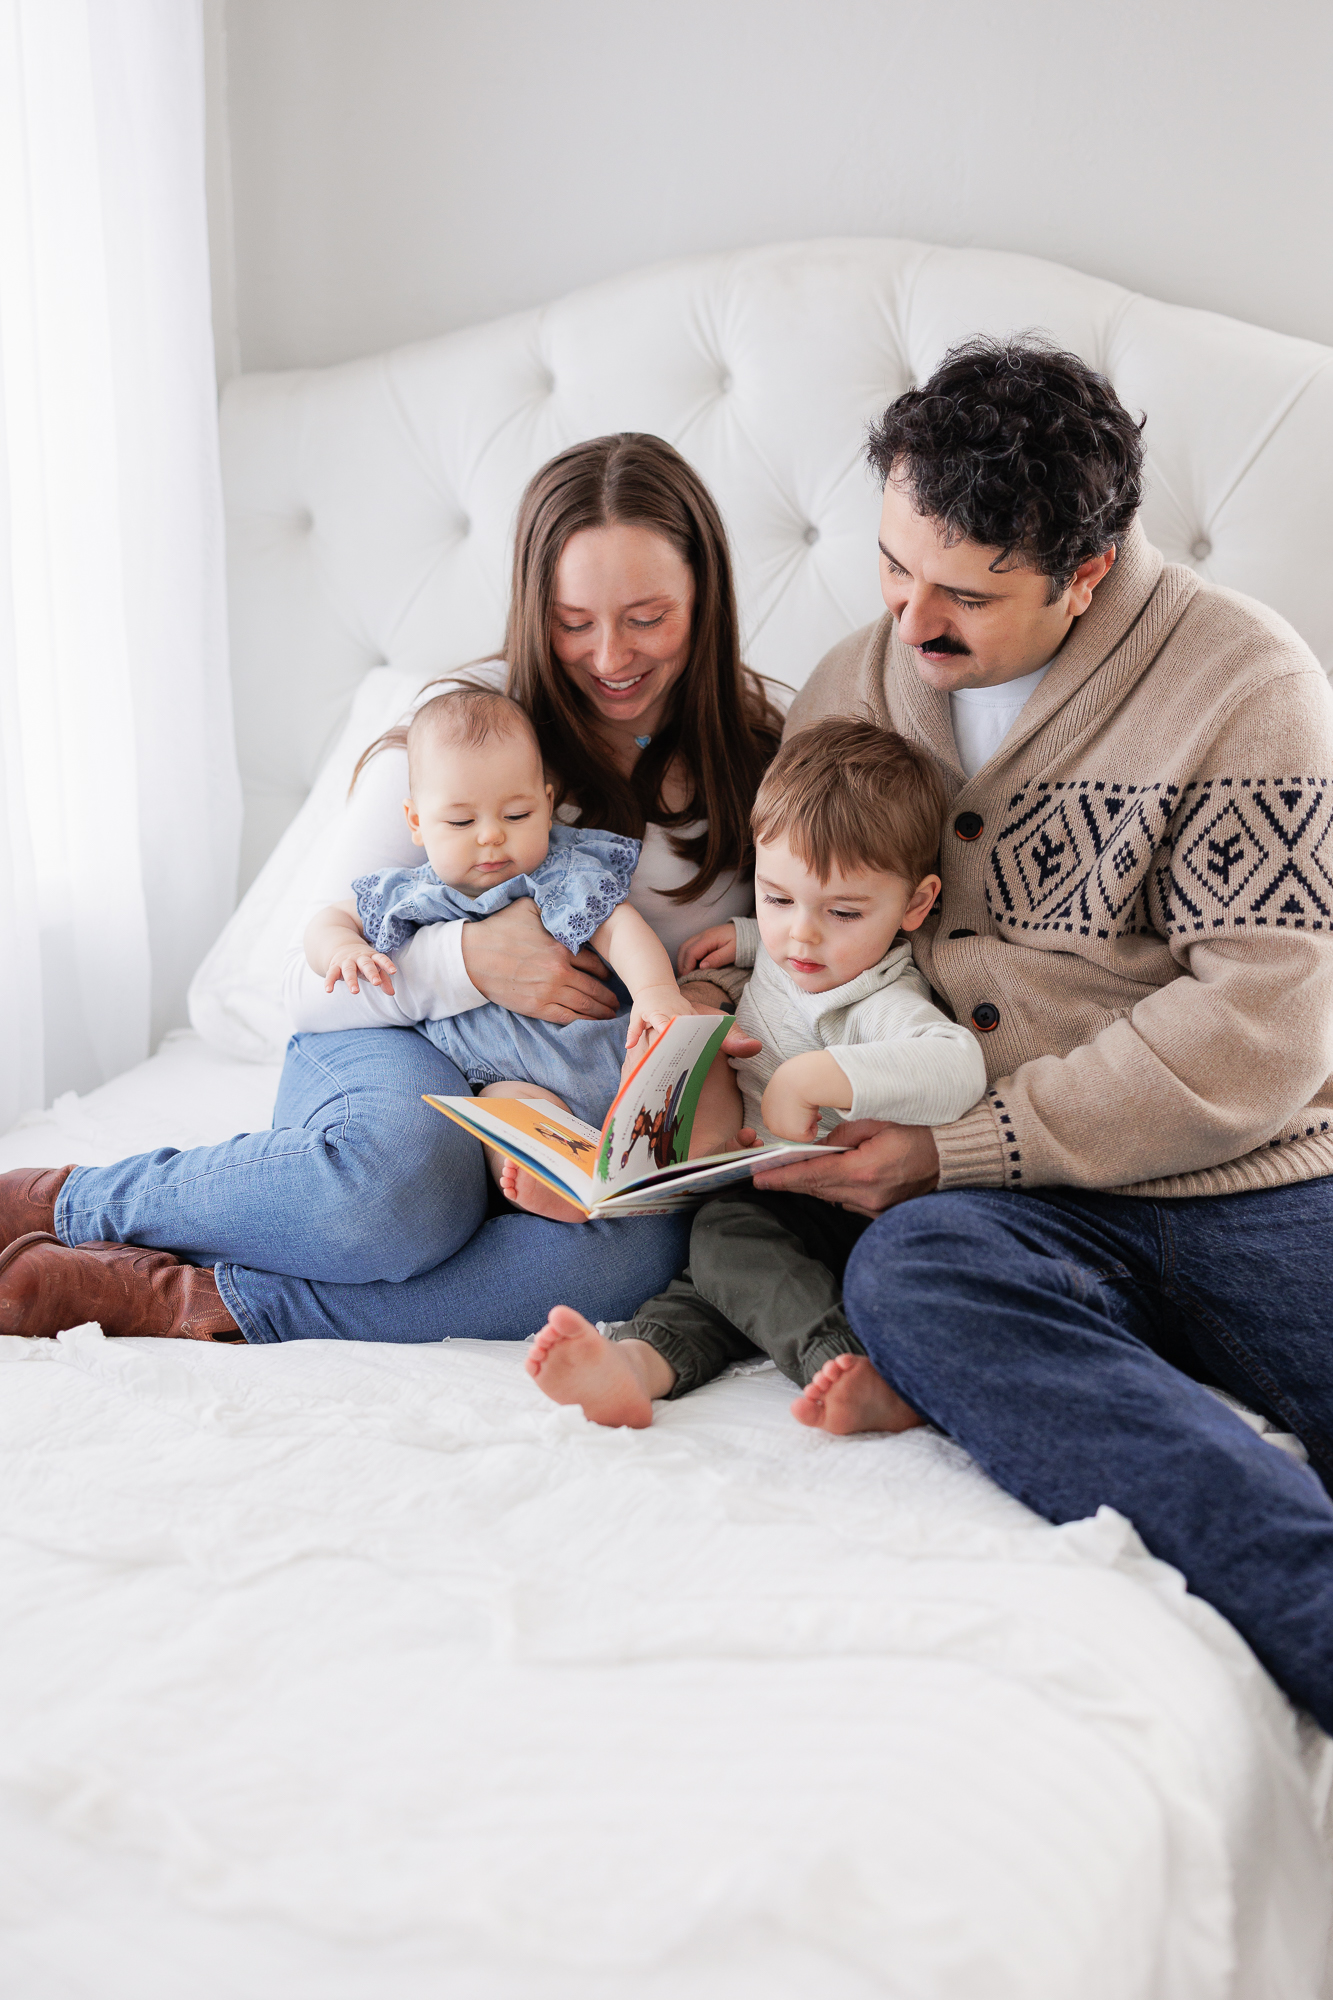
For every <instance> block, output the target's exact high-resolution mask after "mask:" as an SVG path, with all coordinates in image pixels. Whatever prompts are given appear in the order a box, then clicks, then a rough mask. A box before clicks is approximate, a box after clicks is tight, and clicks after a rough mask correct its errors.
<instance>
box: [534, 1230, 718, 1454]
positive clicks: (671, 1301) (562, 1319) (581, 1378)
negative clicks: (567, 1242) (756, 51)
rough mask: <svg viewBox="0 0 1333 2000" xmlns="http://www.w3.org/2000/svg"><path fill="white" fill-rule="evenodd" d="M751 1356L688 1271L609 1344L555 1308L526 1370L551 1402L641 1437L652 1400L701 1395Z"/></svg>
mask: <svg viewBox="0 0 1333 2000" xmlns="http://www.w3.org/2000/svg"><path fill="white" fill-rule="evenodd" d="M622 1226H623V1227H625V1228H627V1229H632V1228H633V1227H634V1226H635V1225H634V1224H633V1223H632V1222H626V1223H625V1224H623V1225H622ZM753 1353H754V1348H753V1347H752V1346H751V1344H750V1342H749V1341H748V1340H746V1339H745V1337H744V1335H743V1334H739V1333H737V1331H736V1329H735V1327H733V1326H729V1325H728V1324H727V1322H726V1320H725V1319H724V1318H723V1317H722V1315H721V1314H720V1313H719V1312H717V1311H716V1310H715V1309H714V1308H713V1307H711V1306H710V1305H709V1304H708V1303H707V1301H706V1300H704V1299H701V1298H700V1297H699V1295H698V1293H697V1292H696V1291H695V1289H694V1287H693V1285H692V1284H691V1283H690V1280H689V1273H688V1272H686V1274H685V1276H684V1277H682V1278H673V1279H672V1281H671V1283H670V1284H669V1285H668V1286H667V1288H666V1290H665V1292H662V1293H661V1294H660V1295H659V1296H658V1297H657V1298H655V1299H650V1300H649V1301H648V1303H647V1305H646V1306H642V1307H641V1308H640V1309H639V1311H638V1312H637V1313H636V1314H635V1316H634V1318H633V1319H632V1320H628V1321H626V1323H625V1324H624V1325H623V1326H621V1327H618V1328H616V1330H615V1331H614V1332H613V1334H612V1335H611V1338H610V1339H609V1340H605V1339H603V1338H602V1336H601V1334H599V1333H598V1331H597V1329H596V1327H595V1326H592V1325H591V1324H590V1323H589V1322H588V1321H587V1320H586V1319H583V1318H581V1317H580V1315H579V1314H578V1313H576V1312H571V1311H570V1310H569V1308H568V1307H566V1306H554V1307H553V1308H552V1310H551V1315H550V1318H549V1319H548V1320H547V1323H546V1325H545V1326H544V1327H543V1328H542V1330H541V1332H540V1333H539V1334H538V1335H537V1338H536V1340H535V1341H534V1342H533V1347H532V1354H531V1356H530V1358H529V1360H528V1364H527V1367H528V1373H529V1375H531V1376H532V1378H533V1380H534V1381H535V1382H536V1384H537V1387H538V1388H539V1389H541V1390H542V1391H543V1392H544V1393H545V1394H546V1395H548V1396H549V1397H550V1398H551V1400H552V1401H553V1402H556V1403H577V1404H578V1405H579V1407H580V1408H581V1409H582V1411H583V1414H584V1415H585V1417H588V1418H589V1419H590V1420H591V1422H593V1423H595V1424H627V1425H629V1426H630V1427H631V1428H632V1429H634V1430H642V1429H643V1428H644V1427H645V1425H647V1424H650V1423H651V1422H652V1406H653V1403H654V1401H655V1400H656V1399H657V1398H659V1397H673V1398H674V1397H676V1396H683V1395H685V1394H686V1393H687V1392H688V1391H689V1390H691V1389H698V1388H701V1387H702V1386H703V1384H704V1383H705V1382H711V1381H712V1379H713V1377H714V1376H715V1375H720V1374H721V1373H722V1370H723V1369H724V1368H726V1367H727V1366H728V1365H729V1364H730V1363H731V1362H733V1361H742V1360H746V1359H748V1358H749V1357H750V1356H751V1355H752V1354H753Z"/></svg>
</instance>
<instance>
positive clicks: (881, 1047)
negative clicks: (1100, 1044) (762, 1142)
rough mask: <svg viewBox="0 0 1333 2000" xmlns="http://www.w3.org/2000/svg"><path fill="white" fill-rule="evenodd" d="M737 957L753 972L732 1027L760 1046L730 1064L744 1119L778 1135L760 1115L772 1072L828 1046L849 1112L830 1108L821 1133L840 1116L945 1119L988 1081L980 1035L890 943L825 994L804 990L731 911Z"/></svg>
mask: <svg viewBox="0 0 1333 2000" xmlns="http://www.w3.org/2000/svg"><path fill="white" fill-rule="evenodd" d="M732 922H733V923H734V925H735V927H736V963H737V965H738V966H739V965H753V967H754V972H753V974H752V975H751V978H750V980H749V981H748V983H747V985H746V988H745V991H744V993H743V994H742V995H741V997H740V1000H739V1002H738V1003H737V1007H736V1025H737V1027H738V1028H741V1029H743V1030H744V1031H745V1033H746V1034H747V1035H754V1036H756V1037H757V1038H758V1039H759V1040H760V1041H761V1042H762V1043H763V1045H764V1046H763V1050H762V1052H761V1053H760V1054H759V1055H757V1056H746V1057H744V1058H742V1059H741V1060H739V1061H737V1062H734V1063H733V1064H732V1067H733V1069H734V1070H735V1071H736V1077H737V1081H738V1082H739V1084H740V1087H741V1096H742V1098H743V1099H744V1103H745V1122H746V1124H747V1125H752V1126H753V1127H754V1129H755V1131H756V1132H757V1133H758V1135H759V1137H760V1138H761V1139H773V1138H775V1137H776V1136H777V1135H776V1134H775V1133H772V1132H769V1131H768V1130H767V1129H766V1127H765V1126H764V1125H763V1123H762V1121H761V1119H760V1116H759V1106H760V1102H761V1100H762V1098H763V1095H764V1090H765V1087H766V1085H767V1084H768V1081H769V1078H770V1077H771V1076H772V1075H773V1072H774V1071H775V1070H776V1069H777V1067H778V1065H779V1064H780V1063H784V1062H786V1060H787V1059H788V1057H789V1056H800V1055H806V1054H808V1053H809V1052H810V1051H811V1050H812V1049H824V1050H826V1051H827V1052H828V1054H829V1055H831V1056H832V1057H833V1059H834V1061H835V1062H836V1063H837V1065H838V1067H839V1069H840V1070H841V1071H842V1072H843V1074H844V1076H845V1077H846V1078H847V1081H848V1082H849V1083H850V1084H851V1086H852V1105H851V1109H850V1111H826V1112H825V1113H824V1116H823V1118H822V1119H821V1120H820V1131H821V1132H825V1133H827V1132H831V1131H832V1129H833V1127H834V1126H835V1125H837V1124H838V1123H839V1122H840V1121H841V1120H842V1119H844V1118H880V1119H884V1120H886V1121H891V1122H893V1123H894V1124H899V1125H942V1124H948V1123H950V1122H951V1121H952V1120H953V1119H955V1118H961V1117H962V1116H963V1113H964V1112H965V1111H970V1110H971V1108H972V1106H973V1105H974V1104H975V1103H976V1101H977V1099H978V1098H979V1097H980V1096H981V1094H982V1092H983V1091H984V1090H985V1088H986V1065H985V1062H984V1060H983V1059H982V1054H981V1049H980V1046H979V1044H978V1042H977V1039H976V1037H975V1035H973V1034H972V1032H971V1030H970V1029H968V1028H964V1027H960V1026H959V1024H958V1022H956V1021H951V1020H949V1018H948V1016H947V1015H945V1014H942V1013H941V1012H940V1010H939V1008H938V1007H937V1006H936V1005H935V1003H934V1002H933V1000H932V999H931V997H930V988H929V987H928V986H927V984H926V982H925V980H924V979H923V978H922V977H921V974H920V973H919V972H918V971H917V969H916V967H915V965H914V964H913V963H912V947H911V945H910V944H907V943H902V944H895V945H893V946H892V947H891V948H890V950H889V951H888V952H886V953H885V955H884V957H883V958H882V959H881V960H880V961H879V964H878V965H872V966H871V967H870V968H869V970H868V971H866V972H861V973H858V974H857V976H856V978H855V979H850V980H848V982H847V984H846V985H845V986H835V987H833V988H832V990H831V991H829V992H827V993H803V992H802V991H801V989H800V988H799V987H798V986H797V985H796V984H795V982H794V981H793V980H792V979H791V978H790V977H789V975H788V974H787V973H785V972H783V971H782V969H781V967H780V966H778V965H776V964H775V963H774V961H773V960H772V959H771V958H770V957H769V955H768V953H767V952H766V951H765V949H764V946H763V943H762V941H761V939H760V936H759V925H758V922H757V921H756V919H755V918H754V917H734V918H733V919H732Z"/></svg>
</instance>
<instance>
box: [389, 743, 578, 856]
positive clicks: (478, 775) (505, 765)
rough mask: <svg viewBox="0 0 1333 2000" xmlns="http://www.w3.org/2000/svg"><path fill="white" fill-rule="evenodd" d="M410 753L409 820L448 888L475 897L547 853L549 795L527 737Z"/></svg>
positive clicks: (434, 746) (437, 746)
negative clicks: (411, 778)
mask: <svg viewBox="0 0 1333 2000" xmlns="http://www.w3.org/2000/svg"><path fill="white" fill-rule="evenodd" d="M413 760H414V765H415V767H416V768H414V770H413V785H412V797H411V798H410V799H407V800H405V801H404V810H405V812H406V813H407V823H408V825H409V826H410V827H411V829H412V838H413V840H414V841H415V842H416V844H417V846H418V847H424V848H425V850H426V859H427V860H428V861H429V862H430V865H431V867H432V868H433V869H434V870H435V873H436V874H437V875H438V876H439V878H440V880H441V881H442V882H447V883H448V884H449V886H450V888H451V889H461V890H462V891H463V892H464V894H465V895H468V896H480V895H483V894H484V893H485V891H486V890H487V889H493V888H494V887H495V884H496V883H497V882H507V881H508V880H509V878H510V877H511V876H513V875H526V874H528V873H529V872H530V870H532V869H533V868H535V867H536V866H537V865H538V863H539V862H541V861H544V860H545V858H546V854H547V850H548V848H549V847H550V843H551V815H552V810H553V807H554V803H555V794H554V792H553V791H552V789H551V787H550V786H549V785H548V784H547V783H546V782H545V780H544V776H543V772H542V764H541V758H540V757H539V756H538V754H537V751H536V749H535V747H534V745H533V744H532V743H531V742H530V741H529V739H528V738H527V737H526V736H520V735H514V736H493V737H491V738H490V740H489V741H488V742H486V743H482V744H480V745H477V746H475V747H469V746H467V745H466V744H462V743H448V742H445V743H432V744H428V745H426V746H424V747H423V751H422V754H421V756H420V758H417V757H416V753H415V751H414V752H413Z"/></svg>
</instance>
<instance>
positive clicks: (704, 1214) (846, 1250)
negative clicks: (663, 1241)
mask: <svg viewBox="0 0 1333 2000" xmlns="http://www.w3.org/2000/svg"><path fill="white" fill-rule="evenodd" d="M866 1226H867V1225H866V1224H865V1223H864V1222H863V1221H861V1220H860V1218H859V1217H855V1216H851V1215H848V1213H847V1212H846V1210H845V1209H840V1208H835V1207H834V1206H833V1205H832V1204H831V1203H830V1202H825V1201H816V1200H814V1199H813V1198H812V1197H810V1196H808V1195H771V1194H770V1195H766V1194H763V1193H761V1192H760V1191H759V1190H758V1189H756V1188H752V1187H749V1186H744V1187H737V1188H728V1189H727V1190H726V1192H725V1193H723V1194H719V1195H716V1196H714V1198H713V1199H712V1200H711V1201H709V1202H705V1204H704V1206H703V1207H702V1208H701V1209H700V1210H699V1212H698V1214H697V1215H696V1216H695V1218H694V1226H693V1228H692V1229H691V1231H690V1273H691V1275H692V1277H693V1279H694V1282H695V1285H696V1286H697V1287H698V1290H699V1292H700V1294H701V1295H702V1296H703V1297H704V1298H705V1299H707V1300H708V1301H709V1303H710V1304H711V1305H713V1306H715V1307H716V1308H717V1309H718V1311H719V1312H722V1313H724V1314H725V1315H726V1317H727V1318H728V1319H729V1320H730V1321H731V1323H732V1325H733V1326H736V1327H739V1329H740V1330H741V1332H742V1333H744V1334H746V1335H747V1336H748V1337H749V1339H750V1340H752V1341H753V1342H754V1344H755V1346H756V1347H758V1348H761V1349H762V1350H763V1352H764V1353H765V1354H767V1355H770V1356H771V1357H772V1359H773V1360H774V1361H776V1363H777V1365H778V1367H779V1368H780V1369H781V1370H782V1372H783V1374H784V1375H786V1376H787V1377H788V1378H789V1379H790V1380H791V1381H793V1382H795V1383H796V1384H797V1385H798V1386H799V1387H801V1388H804V1386H805V1384H806V1383H807V1382H808V1381H809V1380H810V1378H811V1376H812V1375H815V1374H817V1373H818V1371H819V1370H820V1368H822V1367H823V1365H824V1363H825V1362H826V1361H828V1360H829V1359H831V1357H832V1356H833V1355H835V1354H864V1353H865V1349H864V1347H862V1345H861V1343H860V1341H859V1340H858V1339H857V1337H856V1335H855V1334H854V1333H853V1332H852V1329H851V1326H850V1324H849V1322H848V1320H847V1318H846V1315H845V1314H844V1312H843V1310H842V1271H843V1267H844V1265H845V1264H846V1261H847V1258H848V1257H849V1256H850V1254H851V1251H852V1247H853V1245H854V1244H855V1243H856V1242H857V1240H858V1239H859V1237H860V1235H861V1233H862V1231H863V1230H864V1229H865V1228H866Z"/></svg>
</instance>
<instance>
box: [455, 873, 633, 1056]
mask: <svg viewBox="0 0 1333 2000" xmlns="http://www.w3.org/2000/svg"><path fill="white" fill-rule="evenodd" d="M463 964H464V967H465V968H466V970H467V976H468V978H469V979H470V980H471V981H472V984H473V985H474V986H475V987H476V989H477V991H478V992H479V993H484V994H485V995H486V998H487V999H488V1000H494V1001H495V1002H496V1004H497V1005H498V1006H501V1007H507V1008H508V1009H509V1011H510V1013H511V1014H526V1015H527V1016H528V1018H529V1020H532V1021H554V1022H556V1023H558V1025H559V1026H560V1027H562V1028H563V1027H564V1026H565V1024H566V1022H568V1021H609V1020H610V1019H611V1018H612V1016H613V1015H614V1014H617V1013H619V1011H620V1006H619V1002H618V1001H617V999H616V996H615V994H614V993H613V992H612V991H611V988H610V987H609V986H608V985H607V984H606V982H605V980H604V979H599V978H598V977H597V974H598V973H599V972H600V971H601V969H602V961H601V959H600V958H598V956H597V954H596V952H595V951H589V950H588V949H587V948H586V946H585V948H584V949H583V950H582V951H580V952H578V953H574V952H572V951H570V950H569V949H568V948H567V947H566V946H565V945H563V944H557V943H556V941H555V939H554V938H553V937H552V936H551V934H550V932H549V931H548V930H547V929H546V928H545V926H544V925H543V923H542V920H541V918H540V916H539V915H538V914H537V905H536V904H535V903H534V902H533V901H532V898H531V897H530V896H524V897H521V898H520V899H519V901H518V902H516V903H510V905H509V906H508V908H507V909H504V910H497V911H496V913H495V915H494V916H493V917H482V918H481V919H480V920H479V921H478V922H477V923H470V924H464V926H463Z"/></svg>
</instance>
